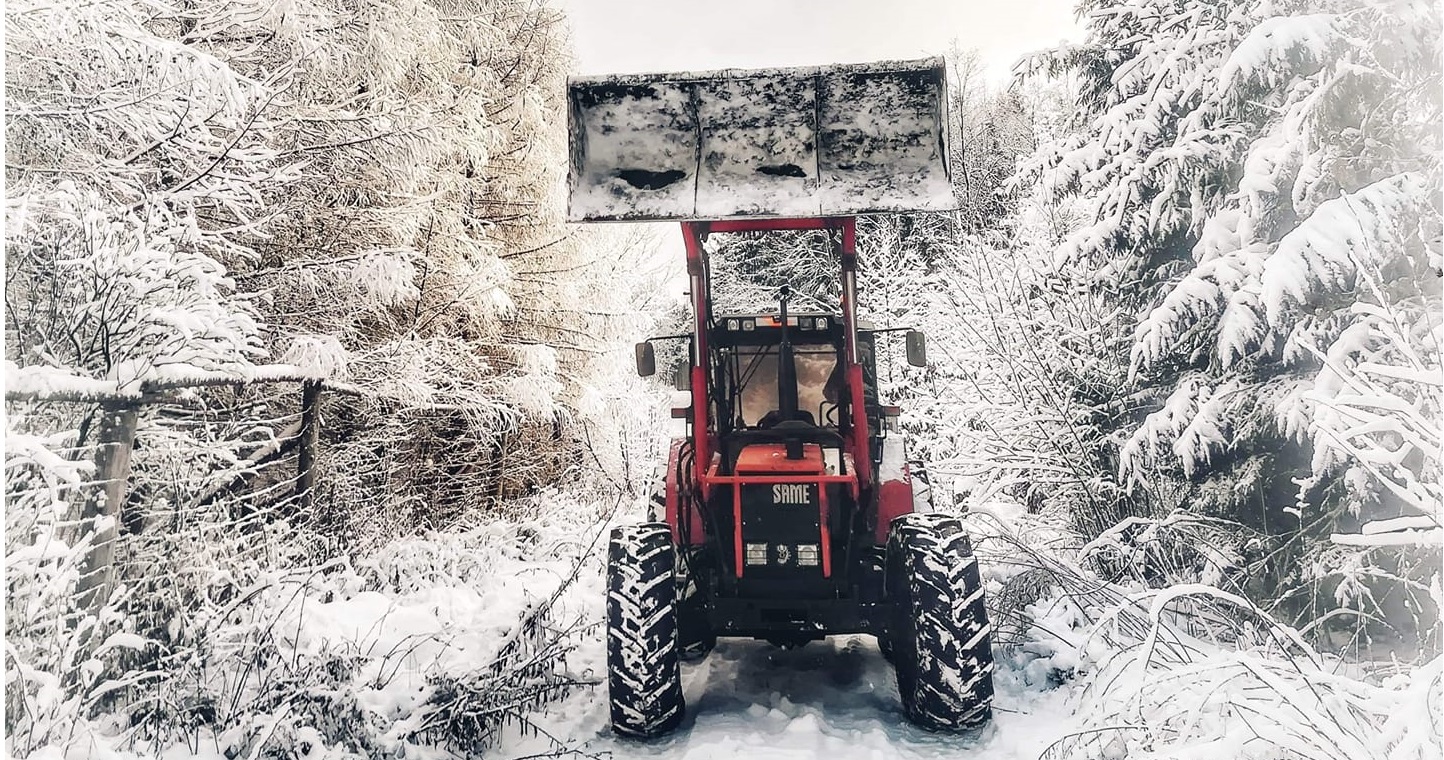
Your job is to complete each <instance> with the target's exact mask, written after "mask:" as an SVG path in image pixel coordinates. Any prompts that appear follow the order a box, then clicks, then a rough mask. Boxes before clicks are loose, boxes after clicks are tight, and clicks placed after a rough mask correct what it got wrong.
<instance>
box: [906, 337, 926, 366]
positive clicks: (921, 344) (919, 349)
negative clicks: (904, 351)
mask: <svg viewBox="0 0 1444 760" xmlns="http://www.w3.org/2000/svg"><path fill="white" fill-rule="evenodd" d="M907 345H908V364H911V365H913V366H914V367H926V366H928V339H927V336H925V335H923V333H922V331H920V330H908V333H907Z"/></svg>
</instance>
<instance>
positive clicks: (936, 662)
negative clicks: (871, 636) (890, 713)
mask: <svg viewBox="0 0 1444 760" xmlns="http://www.w3.org/2000/svg"><path fill="white" fill-rule="evenodd" d="M887 553H888V557H887V570H888V578H887V586H888V590H889V596H891V597H892V602H893V604H894V608H895V609H896V611H897V614H896V615H895V617H894V618H893V624H892V625H891V626H889V636H888V638H889V641H888V643H889V644H890V645H891V649H892V660H893V667H894V669H895V670H896V672H897V684H898V692H899V694H900V695H901V696H902V704H903V710H904V711H905V712H906V713H907V716H908V720H910V721H912V722H913V723H915V724H917V725H919V726H921V727H923V728H927V729H930V730H934V731H966V730H971V729H976V728H980V727H982V726H983V725H984V724H986V723H987V722H988V721H989V720H990V719H991V718H992V715H993V709H992V702H993V650H992V643H991V641H990V638H991V637H990V636H989V630H990V629H989V626H988V613H987V610H986V609H985V607H984V604H983V586H982V579H981V577H980V576H979V573H978V561H977V558H976V557H974V556H973V549H972V544H971V543H970V542H969V541H968V536H967V534H965V533H964V532H963V528H962V525H961V523H959V522H958V520H957V518H954V517H949V516H946V515H939V514H935V513H922V514H910V515H905V516H903V517H899V518H898V519H896V520H894V521H893V523H892V531H891V533H890V535H889V537H888V546H887Z"/></svg>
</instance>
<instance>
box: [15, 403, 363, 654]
mask: <svg viewBox="0 0 1444 760" xmlns="http://www.w3.org/2000/svg"><path fill="white" fill-rule="evenodd" d="M261 384H294V385H295V386H297V387H298V388H297V389H298V391H299V394H300V398H299V405H300V425H299V429H295V432H294V434H293V435H291V436H290V437H289V438H287V439H285V440H283V441H280V442H278V445H277V446H276V447H275V452H276V453H277V454H281V455H284V454H286V453H287V452H289V451H291V450H294V451H295V452H296V462H297V465H296V473H295V481H294V482H295V485H294V499H295V504H296V507H297V509H298V510H300V511H302V512H306V511H308V510H310V508H311V507H312V504H313V495H314V493H315V491H316V485H317V464H316V463H317V448H318V445H319V441H320V433H321V423H322V420H321V402H322V398H323V395H324V394H325V393H326V392H334V393H343V394H347V395H352V396H356V395H360V391H359V390H357V389H356V388H355V387H354V386H350V385H347V384H344V383H337V382H333V381H325V380H319V379H316V378H312V377H305V376H299V375H268V376H263V377H260V378H252V379H231V378H217V379H205V380H199V381H189V382H187V381H176V382H153V383H147V384H144V385H143V386H142V387H141V388H140V390H138V391H133V392H123V393H122V392H109V391H105V390H76V389H62V390H50V389H47V388H44V387H38V388H37V387H21V388H19V389H12V388H7V389H6V392H5V400H6V402H7V403H31V404H49V403H60V404H81V405H91V406H93V407H95V415H94V417H95V421H94V422H93V423H92V424H93V426H94V430H95V438H94V440H95V444H94V446H95V449H94V459H93V462H94V468H95V477H94V481H93V482H92V484H91V485H92V487H91V488H90V489H89V491H88V492H87V493H85V494H84V496H83V497H82V498H81V499H80V502H79V505H78V510H77V511H75V512H72V519H71V520H70V521H68V522H70V523H71V524H72V526H73V527H71V528H70V529H69V530H68V531H67V533H68V538H69V539H70V541H69V543H71V544H72V545H74V544H75V543H77V542H79V541H81V540H84V538H85V537H86V536H91V539H90V546H89V549H88V551H87V553H86V555H85V557H84V560H83V563H82V564H81V569H80V577H79V579H78V581H77V584H76V588H75V600H76V606H77V611H78V612H79V613H80V615H79V617H83V616H84V615H85V614H87V613H96V612H98V611H100V610H101V609H102V608H104V607H105V605H106V603H107V602H108V601H109V600H110V596H111V593H112V591H113V589H114V586H115V567H116V556H115V555H116V543H117V541H118V539H119V529H120V525H121V518H122V514H121V510H122V507H123V506H124V505H125V504H126V502H127V499H128V497H129V493H128V490H129V480H130V476H131V457H132V452H133V451H134V449H135V446H136V431H137V426H138V423H139V420H140V418H141V413H142V411H143V410H144V409H145V408H146V407H149V406H154V405H169V404H177V403H180V399H179V398H178V396H179V395H181V394H183V393H185V392H187V391H195V390H199V389H201V388H206V387H217V386H254V385H261ZM21 385H22V386H25V385H27V384H25V383H21ZM40 385H41V386H43V385H44V383H40ZM293 429H294V428H293ZM287 432H289V431H287ZM81 435H82V436H84V435H86V432H82V433H81ZM264 464H265V462H262V461H258V462H256V463H255V465H256V466H255V467H254V468H253V469H252V470H251V471H250V472H242V473H240V474H239V475H238V476H237V478H236V480H235V481H233V482H232V483H231V484H230V485H229V487H227V488H222V489H220V490H223V491H224V490H235V489H236V488H238V487H239V486H240V485H243V484H244V481H245V480H246V479H248V478H249V477H251V476H253V475H255V474H256V472H258V471H260V469H261V468H262V466H263V465H264ZM213 496H214V494H210V495H203V499H202V500H203V501H204V500H205V499H208V498H212V497H213ZM96 644H97V642H95V641H90V642H88V646H87V648H88V649H93V648H94V646H95V645H96Z"/></svg>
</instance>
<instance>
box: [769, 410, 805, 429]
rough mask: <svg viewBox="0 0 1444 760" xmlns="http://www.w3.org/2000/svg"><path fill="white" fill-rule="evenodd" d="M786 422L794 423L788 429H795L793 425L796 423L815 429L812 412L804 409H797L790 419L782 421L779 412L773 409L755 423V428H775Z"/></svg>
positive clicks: (780, 412)
mask: <svg viewBox="0 0 1444 760" xmlns="http://www.w3.org/2000/svg"><path fill="white" fill-rule="evenodd" d="M787 422H791V423H794V424H793V425H789V426H788V427H796V425H795V423H798V422H801V423H803V424H805V425H808V426H809V427H817V420H816V418H814V417H813V416H812V412H809V411H807V410H806V409H798V410H797V412H796V413H794V414H793V416H792V419H784V418H783V416H782V411H781V410H779V409H773V410H772V411H770V412H768V413H767V414H764V415H762V419H760V420H758V421H757V427H759V428H775V427H778V426H779V425H782V424H783V423H787Z"/></svg>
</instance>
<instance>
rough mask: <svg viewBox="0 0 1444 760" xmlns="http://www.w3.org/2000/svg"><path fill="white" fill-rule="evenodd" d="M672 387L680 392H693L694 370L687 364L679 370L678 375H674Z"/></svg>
mask: <svg viewBox="0 0 1444 760" xmlns="http://www.w3.org/2000/svg"><path fill="white" fill-rule="evenodd" d="M672 387H673V388H676V389H677V390H679V391H690V390H692V368H691V367H689V366H688V365H686V364H683V365H682V366H680V367H678V368H677V374H675V375H672Z"/></svg>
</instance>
